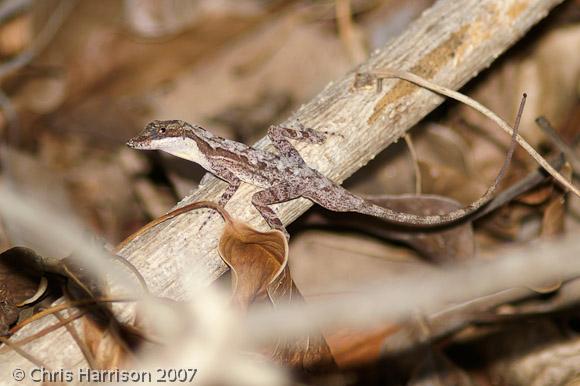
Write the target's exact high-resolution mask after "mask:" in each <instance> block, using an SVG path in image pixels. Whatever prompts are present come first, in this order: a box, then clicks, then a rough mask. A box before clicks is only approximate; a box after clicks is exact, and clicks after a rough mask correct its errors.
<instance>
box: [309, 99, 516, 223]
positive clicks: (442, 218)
mask: <svg viewBox="0 0 580 386" xmlns="http://www.w3.org/2000/svg"><path fill="white" fill-rule="evenodd" d="M525 101H526V94H524V95H523V98H522V101H521V103H520V107H519V110H518V115H517V117H516V122H515V125H514V128H513V133H512V139H511V143H510V146H509V149H508V152H507V155H506V157H505V159H504V162H503V165H502V167H501V169H500V171H499V173H498V174H497V176H496V178H495V180H494V181H493V183H492V184H491V186H490V187H489V188H488V189H487V191H486V192H485V193H484V194H483V195H482V196H481V197H480V198H479V199H478V200H476V201H474V202H472V203H471V204H469V205H467V206H464V207H462V208H459V209H456V210H453V211H451V212H449V213H446V214H441V215H416V214H411V213H402V212H397V211H394V210H392V209H389V208H385V207H382V206H379V205H375V204H373V203H371V202H369V201H367V200H365V199H363V198H362V197H358V196H356V195H354V194H352V193H350V192H349V191H347V190H345V189H342V188H341V191H340V194H337V196H336V197H332V198H329V197H328V192H326V193H325V194H324V195H323V197H317V196H319V194H320V193H319V192H312V194H309V195H308V198H310V199H311V200H313V201H315V202H317V203H318V204H320V205H322V206H324V207H326V208H328V209H330V210H333V211H336V212H357V213H362V214H367V215H370V216H373V217H379V218H381V219H384V220H386V221H388V222H389V223H393V224H397V225H404V226H424V227H438V226H445V225H450V224H453V223H456V222H458V221H461V220H463V219H465V218H466V217H468V216H470V215H471V214H473V213H474V212H476V211H478V210H479V209H480V208H482V207H483V206H485V205H486V204H487V203H489V202H490V201H491V199H492V198H493V196H494V193H495V192H496V190H497V188H498V186H499V184H500V183H501V181H502V180H503V177H504V176H505V174H506V172H507V170H508V168H509V166H510V163H511V160H512V156H513V154H514V150H515V147H516V144H517V141H516V138H517V135H518V129H519V124H520V119H521V116H522V112H523V109H524V105H525ZM337 193H338V192H337Z"/></svg>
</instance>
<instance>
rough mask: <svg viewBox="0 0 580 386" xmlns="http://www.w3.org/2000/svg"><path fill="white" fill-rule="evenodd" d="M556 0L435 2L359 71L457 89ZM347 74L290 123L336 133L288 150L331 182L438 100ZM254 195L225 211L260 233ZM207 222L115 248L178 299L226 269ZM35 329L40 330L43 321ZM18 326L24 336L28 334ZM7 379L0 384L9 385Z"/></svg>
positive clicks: (181, 222) (185, 223)
mask: <svg viewBox="0 0 580 386" xmlns="http://www.w3.org/2000/svg"><path fill="white" fill-rule="evenodd" d="M560 2H561V0H463V1H455V0H440V1H438V2H437V3H436V4H435V5H434V6H433V7H432V8H431V9H429V10H428V11H427V12H425V13H424V14H423V15H422V17H421V18H420V19H419V20H417V21H416V22H414V23H413V24H412V25H411V26H410V27H409V28H408V29H407V31H405V33H403V34H402V35H401V36H400V37H398V38H397V39H394V40H393V41H391V42H390V43H389V44H388V45H387V46H386V47H384V48H383V49H382V50H380V51H379V52H377V53H375V54H374V55H373V56H372V57H371V58H370V59H369V60H368V61H367V62H366V63H364V64H363V65H361V66H360V67H359V69H358V70H360V71H371V70H377V69H381V68H384V67H390V68H395V69H400V70H408V71H410V72H413V73H415V74H417V75H420V76H422V77H424V78H427V79H430V80H432V81H434V82H435V83H438V84H440V85H443V86H446V87H449V88H452V89H457V88H459V87H461V86H462V85H464V84H465V83H466V82H467V81H469V80H470V79H471V78H473V77H474V76H476V75H477V73H479V72H480V71H481V70H483V69H485V68H486V67H487V66H489V65H490V64H491V63H492V62H493V60H494V59H495V58H497V57H498V56H499V55H500V54H501V53H503V52H504V51H505V50H506V49H507V48H509V47H510V46H511V45H512V44H513V43H515V42H516V41H517V40H518V39H519V38H520V37H521V36H523V35H524V34H525V33H526V31H527V30H529V29H530V28H531V27H532V26H533V25H534V24H535V23H536V22H538V21H539V20H540V19H542V18H543V17H544V16H546V15H547V14H548V12H549V10H550V9H551V8H553V7H554V6H556V5H557V4H559V3H560ZM289 76H291V74H289ZM353 78H354V72H353V73H350V74H348V75H346V76H345V77H344V78H343V79H340V80H338V81H336V82H334V83H332V84H330V85H329V86H328V87H327V88H326V89H325V90H324V91H322V92H321V93H320V94H319V95H318V96H317V97H316V98H315V99H314V100H313V101H312V102H310V103H308V104H307V105H305V106H303V107H302V108H301V109H300V110H299V111H298V112H297V113H296V114H295V117H294V118H297V119H300V121H301V122H302V123H303V124H304V125H306V126H308V127H312V128H315V129H326V130H330V131H333V132H335V133H337V134H341V135H337V136H332V137H330V138H329V140H328V141H327V143H325V144H324V145H304V144H297V148H298V150H299V151H300V153H301V154H302V155H303V157H304V159H305V160H306V162H307V163H308V164H309V165H310V166H312V167H313V168H316V169H317V170H319V171H320V172H322V173H323V174H325V175H326V176H328V177H329V178H331V179H333V180H334V181H337V182H342V181H344V180H345V179H346V178H348V177H349V176H350V175H351V174H353V173H354V172H355V171H356V170H358V169H359V168H361V167H362V166H364V165H365V164H366V163H367V162H369V161H370V160H371V159H372V158H374V157H375V156H376V155H377V154H378V153H379V152H380V151H381V150H383V149H384V148H386V147H387V146H388V145H390V144H391V143H393V142H395V141H396V140H397V139H398V138H399V137H401V136H402V135H403V134H404V133H405V132H406V131H407V130H408V129H409V128H411V127H412V126H413V125H415V124H416V123H417V122H418V121H419V120H421V119H422V118H423V117H424V116H425V115H426V114H427V113H429V112H430V111H431V110H433V109H434V108H435V107H437V105H439V104H440V103H441V102H442V101H443V98H441V97H440V96H437V95H434V94H432V93H431V92H429V91H426V90H423V89H420V88H418V87H415V86H413V85H410V84H408V83H406V82H403V81H396V80H393V81H387V82H385V84H384V88H383V91H382V93H380V94H378V93H376V92H372V91H360V90H359V91H353V90H352V89H351V86H352V82H353ZM257 146H258V147H260V148H266V147H268V146H269V144H268V141H267V140H266V139H262V140H260V141H259V142H258V144H257ZM224 187H225V185H224V183H222V182H220V181H218V180H216V179H215V178H214V179H212V180H210V182H208V183H207V184H205V185H204V186H203V187H201V188H200V189H199V190H198V191H196V192H195V193H194V194H192V195H190V196H189V197H187V198H186V199H184V200H183V201H182V204H185V203H190V202H193V201H198V200H216V199H217V197H218V196H219V195H220V194H221V192H222V191H223V189H224ZM255 191H256V190H255V189H254V188H253V187H251V186H248V185H244V186H242V187H241V188H240V189H239V191H238V193H237V194H236V195H235V196H234V198H233V199H232V201H231V202H230V204H229V205H228V206H227V207H226V209H227V210H228V211H229V212H230V213H231V214H232V216H234V217H237V218H240V219H243V220H244V221H247V222H249V223H250V224H252V225H254V226H258V227H259V228H262V229H264V228H265V224H263V223H262V220H261V218H260V217H259V215H258V213H257V212H256V211H255V210H254V208H253V207H252V205H251V204H250V198H251V196H252V194H253V193H254V192H255ZM310 205H311V204H310V202H309V201H307V200H305V199H298V200H294V201H292V202H289V203H285V204H281V205H278V206H277V208H276V209H277V210H278V213H279V215H280V218H281V219H282V220H283V221H284V223H286V224H288V223H290V222H292V221H293V220H294V219H296V218H297V217H298V216H300V215H301V214H302V213H303V212H304V211H305V210H306V209H308V207H309V206H310ZM206 216H207V213H206V212H205V213H202V212H197V213H196V212H192V213H191V214H187V215H182V216H180V217H178V218H176V219H175V220H173V221H171V222H168V223H166V224H162V225H160V226H159V227H157V228H154V229H152V230H151V231H150V232H148V233H147V234H145V235H143V236H141V237H139V238H137V239H136V240H134V241H133V242H131V243H129V244H128V245H126V246H125V247H124V248H123V249H122V250H121V251H120V253H121V255H123V256H125V257H126V258H127V259H129V260H130V261H131V262H132V263H133V264H134V265H135V266H136V267H137V268H138V269H139V270H140V271H141V273H142V274H143V276H144V277H145V278H146V280H147V283H148V285H149V288H150V289H151V291H152V292H153V293H154V294H156V295H160V296H165V297H170V298H173V299H177V300H179V299H184V298H187V297H188V294H189V293H190V292H189V291H190V290H191V289H192V288H193V287H194V286H203V285H206V284H207V283H209V282H211V281H212V280H214V279H215V278H217V277H218V276H219V275H221V274H222V273H223V272H224V271H225V270H226V266H225V265H224V263H223V262H222V261H221V259H220V258H219V256H218V254H217V251H216V246H217V240H218V237H219V234H220V229H221V227H222V224H221V223H220V221H221V220H218V217H217V216H214V217H215V219H214V221H212V222H210V223H208V225H207V226H206V228H204V230H203V232H198V229H199V227H200V225H201V223H202V222H203V221H204V220H205V218H206ZM37 328H42V323H40V324H39V326H38V327H37ZM25 330H26V331H25V332H26V333H30V329H25ZM62 330H63V329H62ZM26 349H27V350H28V351H29V352H33V353H34V354H35V355H37V356H38V357H39V358H41V359H46V360H47V361H48V362H49V364H51V365H52V366H53V367H54V368H60V367H78V366H80V367H86V366H84V365H83V364H82V359H81V354H80V352H79V351H78V349H75V347H74V342H73V341H72V340H71V339H69V338H67V336H66V331H57V332H54V333H52V334H50V335H49V336H47V337H46V338H44V339H42V340H41V341H39V342H36V343H35V344H33V345H29V346H26ZM0 361H2V363H3V368H7V369H10V370H11V369H14V368H17V367H18V368H22V369H24V370H25V371H26V370H27V369H30V368H31V365H30V363H27V362H26V361H25V360H24V359H22V358H21V357H19V356H18V355H17V354H14V353H8V354H2V355H0ZM9 373H10V372H9ZM9 373H7V374H9ZM8 379H9V377H8V378H6V379H5V381H6V382H9V381H8Z"/></svg>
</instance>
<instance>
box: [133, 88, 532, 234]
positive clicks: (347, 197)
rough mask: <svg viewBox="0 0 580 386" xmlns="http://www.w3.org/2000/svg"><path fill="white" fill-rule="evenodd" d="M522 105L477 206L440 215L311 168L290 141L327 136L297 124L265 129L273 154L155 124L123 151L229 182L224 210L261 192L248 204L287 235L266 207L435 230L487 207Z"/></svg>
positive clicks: (197, 130) (179, 124) (183, 126)
mask: <svg viewBox="0 0 580 386" xmlns="http://www.w3.org/2000/svg"><path fill="white" fill-rule="evenodd" d="M524 104H525V94H524V97H523V99H522V102H521V104H520V108H519V112H518V115H517V118H516V123H515V125H514V129H513V130H512V142H511V145H510V148H509V150H508V153H507V156H506V158H505V161H504V164H503V166H502V168H501V170H500V172H499V173H498V175H497V177H496V179H495V181H494V182H493V184H492V185H491V186H490V187H489V188H488V190H487V191H486V192H485V193H484V194H483V195H482V196H481V197H480V198H479V199H478V200H477V201H475V202H473V203H471V204H469V205H467V206H465V207H463V208H460V209H457V210H454V211H451V212H449V213H445V214H438V215H416V214H410V213H401V212H397V211H394V210H391V209H389V208H384V207H381V206H378V205H375V204H373V203H371V202H369V201H367V200H365V199H364V198H363V197H360V196H357V195H355V194H353V193H351V192H349V191H348V190H346V189H344V188H343V187H341V186H340V185H338V184H336V183H335V182H333V181H331V180H330V179H328V178H327V177H325V176H324V175H322V174H321V173H320V172H318V171H317V170H315V169H313V168H311V167H309V166H308V165H307V164H306V162H305V161H304V160H303V159H302V157H301V156H300V154H299V153H298V151H297V150H296V149H295V148H294V146H293V145H292V144H291V143H290V141H289V139H292V140H296V141H305V142H307V143H310V144H321V143H323V142H324V141H325V139H326V137H327V135H328V134H329V133H327V132H323V131H316V130H313V129H310V128H305V127H303V126H302V125H301V124H296V125H294V127H286V126H280V125H273V126H271V127H270V128H269V129H268V138H269V139H270V141H271V142H272V144H273V145H274V147H275V149H276V151H277V153H274V152H270V151H266V150H261V149H257V148H255V147H252V146H248V145H245V144H242V143H239V142H235V141H232V140H228V139H225V138H221V137H218V136H215V135H213V134H212V133H211V132H209V131H207V130H205V129H204V128H202V127H201V126H198V125H191V124H189V123H187V122H184V121H180V120H168V121H153V122H151V123H149V124H148V125H147V127H146V128H145V130H144V131H143V132H142V133H141V134H139V135H137V136H136V137H134V138H132V139H131V140H130V141H128V142H127V145H128V146H129V147H131V148H134V149H140V150H156V149H158V150H163V151H165V152H167V153H169V154H172V155H174V156H177V157H180V158H184V159H186V160H189V161H192V162H195V163H197V164H199V165H200V166H202V167H203V168H204V169H206V170H207V171H208V172H210V173H211V174H213V175H215V176H216V177H218V178H220V179H222V180H223V181H225V182H227V183H228V184H229V186H228V187H227V189H226V190H225V191H224V192H223V194H222V196H221V198H220V199H219V202H218V204H219V205H220V206H222V207H223V206H225V204H226V203H227V202H228V201H229V199H230V198H231V197H232V196H233V195H234V193H235V192H236V190H237V189H238V187H239V186H240V184H241V183H242V182H243V183H248V184H251V185H254V186H256V187H258V188H260V190H259V191H258V192H256V193H255V194H254V195H253V196H252V204H253V205H254V207H255V208H256V209H257V210H258V212H259V213H260V214H261V215H262V217H263V218H264V220H266V222H267V223H268V225H269V226H270V227H272V228H274V229H279V230H281V231H282V232H284V233H285V234H286V235H288V234H287V232H286V230H285V228H284V225H283V224H282V221H281V220H280V219H279V218H278V216H277V215H276V213H275V211H274V210H273V209H272V208H270V205H272V204H277V203H281V202H286V201H290V200H293V199H295V198H298V197H304V198H307V199H309V200H311V201H313V202H315V203H317V204H318V205H320V206H323V207H324V208H326V209H329V210H331V211H335V212H357V213H362V214H367V215H371V216H374V217H379V218H381V219H384V220H385V221H387V222H389V223H392V224H395V225H402V226H407V227H409V226H410V227H421V228H425V227H427V228H436V227H441V226H445V225H449V224H452V223H455V222H459V221H461V220H462V219H465V218H467V217H468V216H470V215H471V214H472V213H474V212H475V211H477V210H478V209H479V208H481V207H482V206H484V205H485V204H486V203H487V202H489V201H490V199H491V198H492V196H493V194H494V192H495V191H496V189H497V186H498V185H499V183H500V181H501V179H502V178H503V175H504V174H505V171H506V169H507V168H508V166H509V163H510V161H511V157H512V154H513V152H514V148H515V144H516V141H515V138H516V136H517V130H518V125H519V120H520V117H521V114H522V111H523V107H524ZM330 134H331V133H330Z"/></svg>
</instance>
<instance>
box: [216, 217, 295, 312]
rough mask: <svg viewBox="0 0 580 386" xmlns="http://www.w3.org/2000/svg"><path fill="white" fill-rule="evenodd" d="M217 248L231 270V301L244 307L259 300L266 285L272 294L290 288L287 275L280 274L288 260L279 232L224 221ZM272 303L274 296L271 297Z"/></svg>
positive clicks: (286, 246) (283, 237) (284, 238)
mask: <svg viewBox="0 0 580 386" xmlns="http://www.w3.org/2000/svg"><path fill="white" fill-rule="evenodd" d="M218 251H219V253H220V256H221V257H222V259H223V260H224V262H225V263H226V264H227V265H228V266H229V267H230V268H231V270H232V288H233V295H232V302H233V304H235V305H236V307H238V308H239V309H241V310H246V309H247V308H248V306H249V305H250V304H252V303H253V302H255V301H259V300H263V299H264V298H265V297H266V296H267V295H268V291H267V288H268V287H269V286H270V285H271V284H273V282H274V281H275V280H276V285H274V286H273V287H272V289H273V290H274V291H275V295H274V296H281V297H285V295H286V296H287V292H289V291H290V290H291V279H290V277H289V275H286V274H283V271H284V270H285V269H286V267H287V263H288V242H287V241H286V237H285V236H284V234H282V232H280V231H277V230H273V231H269V232H258V231H256V230H254V229H252V228H250V227H249V226H248V225H246V224H244V223H242V222H238V221H231V222H230V223H226V227H225V228H224V232H223V234H222V236H221V238H220V242H219V246H218ZM270 299H271V300H272V302H273V303H274V302H275V300H276V299H272V298H270Z"/></svg>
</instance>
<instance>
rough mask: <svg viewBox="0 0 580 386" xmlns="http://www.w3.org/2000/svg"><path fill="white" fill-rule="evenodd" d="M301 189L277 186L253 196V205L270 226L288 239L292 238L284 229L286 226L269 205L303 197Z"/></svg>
mask: <svg viewBox="0 0 580 386" xmlns="http://www.w3.org/2000/svg"><path fill="white" fill-rule="evenodd" d="M300 189H301V188H300V187H299V186H290V185H276V186H273V187H271V188H269V189H265V190H260V191H259V192H256V193H254V195H253V196H252V204H253V205H254V207H255V208H256V209H257V210H258V212H260V214H261V215H262V217H263V218H264V220H266V222H267V223H268V225H269V226H270V227H271V228H273V229H278V230H279V231H281V232H282V233H284V235H285V236H286V238H287V239H289V238H290V235H289V234H288V232H287V231H286V228H284V224H282V221H281V220H280V219H279V218H278V215H277V214H276V212H275V211H274V209H272V208H270V207H269V206H268V205H272V204H277V203H280V202H286V201H289V200H292V199H294V198H298V197H300V196H301V195H302V192H301V191H300Z"/></svg>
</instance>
